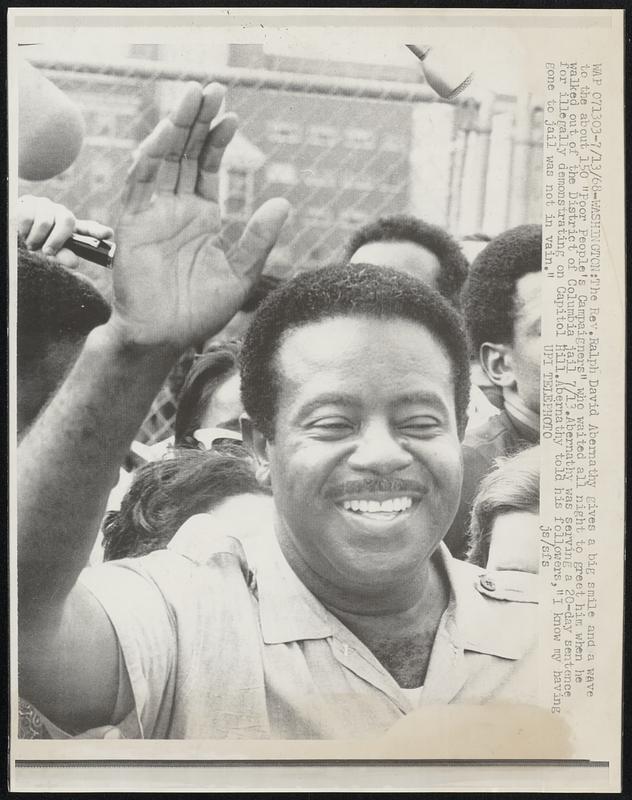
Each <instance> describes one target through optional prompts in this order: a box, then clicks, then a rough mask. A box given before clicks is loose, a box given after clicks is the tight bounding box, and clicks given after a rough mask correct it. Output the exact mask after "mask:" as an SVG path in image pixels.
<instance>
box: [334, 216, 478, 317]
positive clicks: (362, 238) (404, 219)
mask: <svg viewBox="0 0 632 800" xmlns="http://www.w3.org/2000/svg"><path fill="white" fill-rule="evenodd" d="M372 242H412V243H413V244H418V245H420V246H421V247H424V248H425V249H426V250H429V251H430V252H431V253H434V255H435V256H436V257H437V258H438V259H439V264H440V266H441V269H440V270H439V276H438V279H437V288H438V290H439V292H440V293H441V294H442V295H443V296H444V297H445V298H446V299H447V300H449V301H450V302H451V303H452V304H454V305H457V306H458V303H459V294H460V292H461V287H462V286H463V283H464V281H465V278H466V276H467V259H466V258H465V255H464V254H463V252H462V251H461V247H460V246H459V243H458V242H457V241H456V239H453V238H452V236H450V234H449V233H448V232H447V231H445V230H444V229H443V228H440V227H439V226H438V225H431V224H430V223H429V222H424V221H423V220H422V219H419V218H418V217H413V216H410V215H406V214H395V215H393V216H390V217H380V218H379V219H377V220H375V222H370V223H369V224H368V225H365V226H364V227H362V228H360V230H358V231H356V233H355V234H354V235H353V236H352V238H351V240H350V241H349V244H348V245H347V248H346V253H345V260H347V261H348V260H349V259H350V258H351V257H352V256H353V254H354V253H355V252H356V251H357V250H359V249H360V248H361V247H363V246H364V245H365V244H370V243H372ZM378 266H385V267H389V266H391V265H390V264H379V265H378Z"/></svg>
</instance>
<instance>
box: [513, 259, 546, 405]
mask: <svg viewBox="0 0 632 800" xmlns="http://www.w3.org/2000/svg"><path fill="white" fill-rule="evenodd" d="M515 303H516V317H515V320H514V340H513V344H512V346H511V359H512V367H513V372H514V376H515V379H516V392H517V394H518V396H519V397H520V398H521V400H522V402H523V403H524V404H525V405H526V406H527V408H529V409H531V411H535V412H536V413H538V414H539V413H540V355H541V319H542V273H541V272H530V273H528V274H527V275H523V276H522V278H520V279H519V280H518V281H517V282H516V294H515Z"/></svg>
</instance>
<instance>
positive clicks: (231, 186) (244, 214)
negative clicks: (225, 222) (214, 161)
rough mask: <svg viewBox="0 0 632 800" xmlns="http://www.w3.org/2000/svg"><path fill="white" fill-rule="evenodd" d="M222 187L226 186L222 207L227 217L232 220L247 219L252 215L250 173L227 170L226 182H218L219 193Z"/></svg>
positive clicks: (251, 179) (252, 189)
mask: <svg viewBox="0 0 632 800" xmlns="http://www.w3.org/2000/svg"><path fill="white" fill-rule="evenodd" d="M222 185H225V186H226V193H225V195H224V196H223V198H222V201H223V202H222V206H223V208H224V211H225V213H226V214H227V216H230V217H232V218H233V219H240V220H245V219H248V218H249V217H250V215H251V214H252V206H253V197H254V179H253V175H252V173H250V172H247V171H246V170H243V169H229V170H228V174H227V175H226V180H224V181H220V192H221V187H222Z"/></svg>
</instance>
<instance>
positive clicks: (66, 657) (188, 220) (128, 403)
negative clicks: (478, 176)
mask: <svg viewBox="0 0 632 800" xmlns="http://www.w3.org/2000/svg"><path fill="white" fill-rule="evenodd" d="M222 97H223V90H222V89H221V87H219V86H218V85H217V84H212V85H211V86H209V87H206V89H205V90H204V91H202V89H201V87H200V86H198V85H197V84H191V85H189V87H188V89H187V92H186V94H185V95H184V97H183V99H182V100H181V102H180V103H179V105H178V107H177V108H176V109H175V111H174V112H173V113H172V115H171V116H170V118H169V119H168V120H163V122H162V123H160V124H159V125H158V126H157V128H156V130H155V131H154V132H153V133H152V134H151V135H150V136H149V137H148V139H147V140H145V142H144V143H143V144H142V145H141V148H140V150H139V153H138V156H137V159H136V162H135V164H134V166H133V167H132V169H131V171H130V175H129V179H128V189H127V193H126V198H125V202H124V214H123V217H122V219H121V223H120V227H119V230H118V251H117V257H116V263H115V267H114V275H113V286H114V303H113V311H112V315H111V318H110V320H109V321H108V323H107V324H106V325H104V326H102V327H100V328H97V329H96V330H94V331H93V332H92V333H91V334H90V336H89V337H88V340H87V342H86V345H85V347H84V349H83V351H82V353H81V355H80V357H79V359H78V361H77V363H76V364H75V366H74V368H73V370H72V372H71V374H70V375H69V376H68V378H67V380H66V381H65V383H64V384H63V386H62V387H61V389H60V390H59V392H58V394H57V395H56V397H55V398H54V399H53V400H52V402H51V403H50V405H49V406H48V408H47V409H46V410H45V412H44V413H43V414H42V415H41V417H40V418H39V419H38V421H37V422H36V423H35V425H34V426H33V428H32V429H31V430H30V432H29V433H28V434H27V436H26V437H25V438H24V439H23V440H22V442H21V444H20V448H19V451H18V537H19V543H18V583H19V618H20V648H19V659H20V681H21V683H20V691H21V692H22V693H23V694H24V695H25V696H26V697H27V698H28V699H31V700H32V701H33V702H35V703H36V705H38V706H39V707H40V708H41V710H42V711H43V712H44V713H45V714H46V713H48V714H49V715H50V716H51V718H52V719H53V720H54V721H56V722H59V724H64V723H65V722H66V721H68V720H78V719H79V720H80V721H81V725H82V726H83V727H91V726H95V725H101V724H106V723H108V722H110V721H111V717H112V712H113V709H114V703H115V700H116V693H117V688H118V683H119V680H118V679H119V676H118V667H117V663H118V650H117V642H116V638H115V635H114V631H113V629H112V627H111V625H110V622H109V620H108V619H107V617H106V615H105V612H104V611H103V610H102V608H101V607H100V606H99V605H98V603H96V601H94V600H93V599H92V597H91V595H90V594H89V593H88V592H87V591H85V590H82V589H81V588H80V587H77V586H76V585H75V584H76V581H77V577H78V575H79V573H80V571H81V569H82V568H83V567H84V566H85V564H86V561H87V558H88V555H89V553H90V550H91V548H92V545H93V542H94V539H95V536H96V532H97V529H98V525H99V521H100V519H101V515H102V513H103V509H104V507H105V502H106V499H107V495H108V492H109V490H110V488H111V486H112V485H113V483H114V482H115V480H116V476H117V474H118V468H119V465H120V464H121V462H122V460H123V458H124V456H125V453H126V452H127V449H128V447H129V445H130V442H131V440H132V438H133V436H134V434H135V432H136V430H137V429H138V426H139V425H140V423H141V422H142V419H143V417H144V414H145V413H146V411H147V409H148V407H149V405H150V403H151V400H152V399H153V397H154V396H155V394H156V392H157V390H158V389H159V387H160V385H161V384H162V382H163V380H164V378H165V377H166V375H167V373H168V371H169V368H170V367H171V365H172V364H173V362H174V360H175V358H176V357H177V355H178V354H179V353H180V352H181V351H182V350H183V349H185V348H186V347H187V346H188V344H189V343H191V342H193V341H198V340H201V339H205V338H208V337H209V336H212V335H213V334H214V333H216V332H217V331H219V330H221V328H222V327H223V326H224V325H225V324H226V323H227V322H228V320H229V319H230V318H231V317H232V316H233V314H234V313H235V312H236V311H237V309H238V308H239V306H240V305H241V303H242V302H243V299H244V297H245V296H246V294H247V292H248V290H249V288H250V286H251V284H252V282H253V281H254V280H255V279H256V277H257V276H258V274H259V272H260V271H261V269H262V267H263V263H264V261H265V258H266V257H267V254H268V252H269V251H270V249H271V248H272V246H273V245H274V242H275V241H276V238H277V236H278V232H279V230H280V228H281V226H282V224H283V222H284V220H285V217H286V215H287V211H288V206H287V204H286V203H285V201H281V200H272V201H269V202H268V203H267V204H265V205H264V206H262V208H260V209H259V211H258V212H256V214H255V215H254V216H253V218H252V219H251V220H250V223H249V225H248V226H247V228H246V231H245V232H244V235H243V236H242V239H241V240H240V242H239V243H238V245H237V246H236V248H235V250H234V252H231V253H229V254H228V257H227V256H226V255H225V254H224V252H223V251H222V250H221V249H220V248H219V246H218V244H217V236H218V233H219V224H220V220H219V210H218V202H217V199H218V198H217V190H218V168H219V163H220V159H221V156H222V153H223V151H224V148H225V146H226V145H227V144H228V142H229V141H230V139H231V137H232V135H233V133H234V131H235V128H236V122H235V119H234V118H233V117H231V116H226V117H224V119H223V120H221V121H219V122H218V123H217V124H215V125H214V126H213V127H212V128H211V130H210V132H209V125H210V123H211V122H212V121H213V119H214V118H215V117H216V115H217V112H218V110H219V107H220V104H221V101H222ZM62 698H63V701H62ZM130 703H131V698H130Z"/></svg>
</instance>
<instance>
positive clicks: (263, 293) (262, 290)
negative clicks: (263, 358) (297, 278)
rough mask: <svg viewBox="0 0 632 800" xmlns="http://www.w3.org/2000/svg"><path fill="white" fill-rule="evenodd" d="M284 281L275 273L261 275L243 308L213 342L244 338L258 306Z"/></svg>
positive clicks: (218, 342)
mask: <svg viewBox="0 0 632 800" xmlns="http://www.w3.org/2000/svg"><path fill="white" fill-rule="evenodd" d="M282 283H283V278H277V277H276V276H275V275H261V277H260V278H259V280H258V281H257V282H256V283H255V285H254V286H253V287H252V289H251V290H250V292H249V294H248V296H247V297H246V299H245V300H244V302H243V304H242V306H241V308H240V309H239V311H238V312H237V313H236V314H235V316H234V317H233V318H232V319H231V321H230V322H229V323H228V324H227V325H226V326H225V327H224V328H222V330H221V331H220V332H219V333H218V334H217V335H216V336H214V337H213V339H212V341H213V343H216V344H220V343H222V342H230V341H235V340H237V339H243V337H244V335H245V333H246V331H247V330H248V326H249V325H250V322H251V320H252V318H253V316H254V313H255V311H256V310H257V308H258V306H259V305H260V304H261V303H262V302H263V300H265V298H266V297H267V296H268V295H269V294H270V292H272V291H274V290H275V289H276V288H277V287H278V286H280V285H281V284H282Z"/></svg>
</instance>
